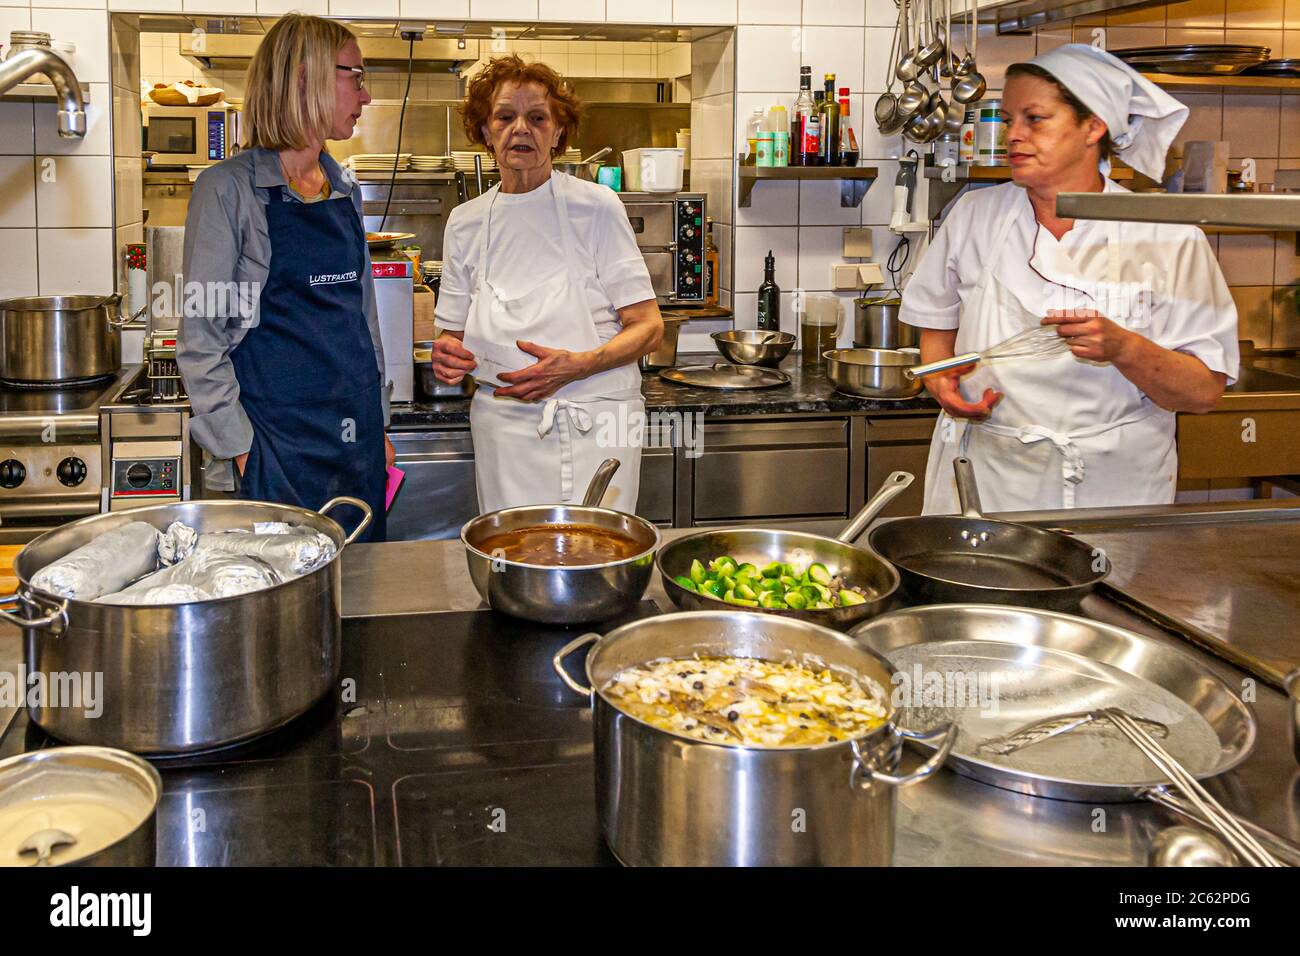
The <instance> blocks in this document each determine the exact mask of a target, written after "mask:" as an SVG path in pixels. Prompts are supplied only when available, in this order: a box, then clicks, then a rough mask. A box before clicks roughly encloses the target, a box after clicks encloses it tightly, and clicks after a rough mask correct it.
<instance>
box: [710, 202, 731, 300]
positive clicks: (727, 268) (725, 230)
mask: <svg viewBox="0 0 1300 956" xmlns="http://www.w3.org/2000/svg"><path fill="white" fill-rule="evenodd" d="M733 241H734V240H733V237H732V235H731V227H730V226H728V225H726V224H724V223H720V222H718V221H717V219H714V221H713V244H714V245H716V246H717V247H718V273H719V276H720V281H719V285H718V291H719V293H722V292H723V291H730V289H731V287H732V286H733V285H734V284H735V276H733V275H732V273H731V266H732V251H733V250H732V242H733ZM721 301H722V299H721V295H719V298H718V302H719V304H721Z"/></svg>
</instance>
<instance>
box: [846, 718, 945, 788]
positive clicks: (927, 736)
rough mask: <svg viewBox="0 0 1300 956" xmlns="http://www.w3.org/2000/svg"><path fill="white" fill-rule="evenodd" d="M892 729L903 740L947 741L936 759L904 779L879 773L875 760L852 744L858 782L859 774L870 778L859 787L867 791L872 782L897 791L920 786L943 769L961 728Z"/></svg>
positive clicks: (931, 758) (937, 752)
mask: <svg viewBox="0 0 1300 956" xmlns="http://www.w3.org/2000/svg"><path fill="white" fill-rule="evenodd" d="M890 729H891V732H892V733H895V734H897V735H898V736H900V737H907V738H909V739H911V740H922V741H925V742H927V743H929V742H932V741H935V740H939V738H941V737H942V738H943V739H942V740H941V741H940V743H939V749H938V750H936V751H935V752H934V755H933V756H932V757H930V759H929V760H927V761H926V762H925V763H923V764H921V766H919V767H917V768H916V769H915V770H913V771H912V772H911V773H907V774H903V775H901V776H899V775H897V774H892V773H882V772H881V771H879V770H877V769H876V768H875V767H873V766H872V765H871V759H870V758H869V757H867V756H866V755H865V754H863V753H862V750H861V749H860V748H859V746H858V741H856V740H854V741H852V742H851V743H850V746H852V748H853V756H854V758H855V763H854V765H853V769H854V779H856V777H857V775H859V774H861V775H862V776H865V777H867V778H869V779H868V780H867V781H865V782H863V783H860V784H859V786H862V787H866V786H868V785H869V784H870V783H871V782H872V781H874V782H876V783H887V784H890V785H892V786H895V787H910V786H911V785H912V784H914V783H919V782H920V781H922V780H924V779H925V778H926V777H928V776H930V774H932V773H934V772H935V771H936V770H938V769H939V768H940V767H942V766H943V762H944V761H945V760H947V759H948V753H949V752H950V751H951V750H952V745H953V744H955V743H956V742H957V725H956V724H953V723H949V724H940V725H939V726H938V727H936V728H935V729H934V730H925V731H919V730H904V729H903V728H902V727H892V728H890Z"/></svg>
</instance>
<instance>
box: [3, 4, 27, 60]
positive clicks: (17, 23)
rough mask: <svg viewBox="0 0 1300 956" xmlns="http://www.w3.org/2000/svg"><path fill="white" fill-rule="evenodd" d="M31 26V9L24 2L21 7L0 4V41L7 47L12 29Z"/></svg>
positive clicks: (23, 28) (24, 28)
mask: <svg viewBox="0 0 1300 956" xmlns="http://www.w3.org/2000/svg"><path fill="white" fill-rule="evenodd" d="M31 28H32V11H31V10H30V9H29V8H28V6H27V4H26V3H24V4H23V5H22V6H21V7H5V6H0V43H3V44H4V45H5V49H6V50H8V48H9V34H10V33H11V32H13V31H14V30H30V29H31Z"/></svg>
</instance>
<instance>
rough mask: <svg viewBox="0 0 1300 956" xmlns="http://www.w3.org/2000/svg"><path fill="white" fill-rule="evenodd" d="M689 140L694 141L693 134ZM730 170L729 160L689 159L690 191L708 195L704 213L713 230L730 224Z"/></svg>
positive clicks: (731, 202)
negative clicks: (709, 220)
mask: <svg viewBox="0 0 1300 956" xmlns="http://www.w3.org/2000/svg"><path fill="white" fill-rule="evenodd" d="M691 138H692V139H694V133H692V134H691ZM732 168H733V164H732V162H731V161H730V160H726V159H697V158H695V157H694V156H692V157H691V191H692V192H697V193H705V194H707V195H708V202H707V203H706V205H705V212H706V214H707V215H708V216H709V217H711V218H712V219H713V222H714V224H715V229H716V225H717V224H719V223H730V222H731V218H732V204H733V202H734V197H733V195H732V182H731V170H732Z"/></svg>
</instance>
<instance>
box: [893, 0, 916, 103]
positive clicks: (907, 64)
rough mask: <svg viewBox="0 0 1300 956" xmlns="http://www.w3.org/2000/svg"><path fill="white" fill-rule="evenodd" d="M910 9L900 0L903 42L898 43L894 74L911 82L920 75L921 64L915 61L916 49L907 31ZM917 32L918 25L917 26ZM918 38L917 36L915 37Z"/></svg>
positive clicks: (906, 81)
mask: <svg viewBox="0 0 1300 956" xmlns="http://www.w3.org/2000/svg"><path fill="white" fill-rule="evenodd" d="M910 9H911V7H910V6H909V4H908V2H907V0H902V6H901V7H900V12H901V13H902V24H903V42H902V43H901V44H900V45H899V50H900V51H901V55H900V56H899V58H898V66H897V67H895V68H894V75H895V76H896V77H898V78H899V79H900V80H902V81H903V82H904V83H911V82H912V81H914V80H915V79H916V78H917V77H918V76H920V75H921V70H922V67H921V64H920V63H918V62H917V59H916V57H917V49H916V47H915V46H913V45H912V41H911V35H910V33H909V32H908V12H909V10H910ZM918 32H919V27H918ZM917 39H918V40H919V39H920V38H919V36H918V38H917Z"/></svg>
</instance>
